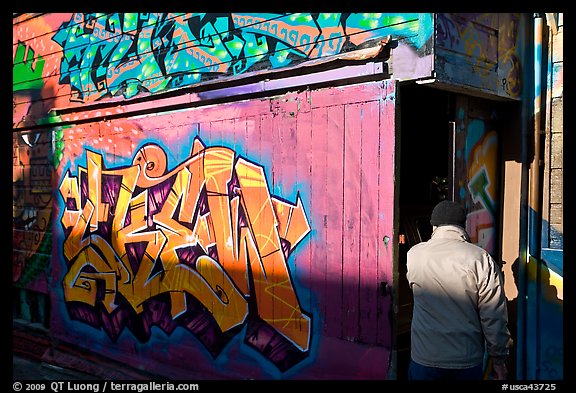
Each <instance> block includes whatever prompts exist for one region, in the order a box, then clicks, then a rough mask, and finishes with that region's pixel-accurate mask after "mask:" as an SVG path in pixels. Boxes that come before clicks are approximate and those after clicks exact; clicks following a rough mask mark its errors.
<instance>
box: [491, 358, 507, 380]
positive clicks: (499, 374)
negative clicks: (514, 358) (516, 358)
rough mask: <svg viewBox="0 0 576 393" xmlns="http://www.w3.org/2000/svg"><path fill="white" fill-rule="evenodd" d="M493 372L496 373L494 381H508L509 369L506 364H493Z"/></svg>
mask: <svg viewBox="0 0 576 393" xmlns="http://www.w3.org/2000/svg"><path fill="white" fill-rule="evenodd" d="M492 371H494V379H497V380H500V381H503V380H506V379H508V368H507V367H506V363H500V364H496V363H495V362H493V363H492Z"/></svg>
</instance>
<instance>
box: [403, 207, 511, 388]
mask: <svg viewBox="0 0 576 393" xmlns="http://www.w3.org/2000/svg"><path fill="white" fill-rule="evenodd" d="M430 223H431V224H432V228H433V232H432V236H431V239H430V240H428V241H427V242H422V243H419V244H416V245H415V246H413V247H412V248H411V249H410V250H409V251H408V259H407V269H408V270H407V278H408V283H409V285H410V288H411V289H412V293H413V294H414V310H413V316H412V336H411V341H412V343H411V346H412V350H411V361H410V366H409V370H408V378H409V379H413V380H416V379H426V380H432V379H482V378H483V363H484V354H485V351H487V353H488V356H490V360H491V361H490V363H491V364H492V371H493V372H494V378H495V379H507V378H508V371H507V369H506V359H507V357H508V354H509V349H510V347H511V346H512V339H511V337H510V332H509V330H508V326H507V325H508V310H507V306H506V297H505V295H504V288H503V277H502V270H501V268H500V266H499V265H498V264H496V262H495V261H494V259H493V258H492V257H491V256H490V254H489V253H488V252H487V251H486V250H484V249H482V248H481V247H478V246H476V245H474V244H472V243H471V242H470V238H469V236H468V233H467V232H466V229H465V226H466V212H465V210H464V208H463V207H462V206H461V205H460V204H458V203H456V202H451V201H442V202H440V203H439V204H437V205H436V206H435V207H434V209H433V211H432V216H431V219H430Z"/></svg>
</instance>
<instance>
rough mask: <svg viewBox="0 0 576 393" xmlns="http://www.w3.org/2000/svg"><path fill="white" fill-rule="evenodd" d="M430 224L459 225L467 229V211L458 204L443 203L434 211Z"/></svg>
mask: <svg viewBox="0 0 576 393" xmlns="http://www.w3.org/2000/svg"><path fill="white" fill-rule="evenodd" d="M430 224H432V225H433V226H438V227H439V226H442V225H458V226H461V227H462V228H466V211H465V210H464V208H463V207H462V206H461V205H460V204H459V203H456V202H452V201H442V202H440V203H439V204H437V205H436V206H435V207H434V210H432V216H431V217H430Z"/></svg>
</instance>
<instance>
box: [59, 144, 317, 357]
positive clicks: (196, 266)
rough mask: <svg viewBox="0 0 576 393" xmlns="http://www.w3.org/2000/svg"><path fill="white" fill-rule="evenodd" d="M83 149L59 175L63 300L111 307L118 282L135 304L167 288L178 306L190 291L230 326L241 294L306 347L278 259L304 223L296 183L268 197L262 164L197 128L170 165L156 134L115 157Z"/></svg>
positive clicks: (301, 318)
mask: <svg viewBox="0 0 576 393" xmlns="http://www.w3.org/2000/svg"><path fill="white" fill-rule="evenodd" d="M86 159H87V163H88V164H87V167H86V168H84V167H79V169H78V172H79V174H78V176H77V177H74V176H72V175H71V174H70V173H68V172H67V173H66V174H65V175H64V177H63V180H62V182H61V184H60V187H59V191H60V195H61V197H62V199H63V200H64V203H65V207H64V209H63V213H62V218H61V220H60V222H61V224H62V226H63V228H64V229H65V230H66V237H65V240H64V244H63V248H64V256H65V258H66V259H67V261H69V262H70V265H69V270H68V272H67V273H66V275H65V277H64V280H63V283H62V284H63V287H64V297H65V300H66V301H67V302H71V301H79V302H83V303H86V304H89V305H91V306H95V305H96V304H97V303H98V302H101V303H102V304H103V305H104V307H105V309H106V310H107V311H108V312H111V311H113V310H114V309H115V308H116V307H118V303H116V300H117V299H116V296H117V294H121V295H122V296H123V298H124V299H126V301H127V302H128V304H129V305H130V306H131V307H132V308H133V309H134V310H135V311H136V312H137V313H141V312H143V311H144V306H145V304H146V301H147V300H149V299H151V298H153V297H155V296H158V295H160V294H168V295H169V296H170V307H171V315H172V317H173V318H176V317H178V316H179V315H181V314H182V313H184V312H185V311H186V310H187V304H186V294H189V295H192V296H194V297H195V298H196V299H197V300H198V301H199V302H200V303H202V305H203V306H204V307H205V308H206V309H207V310H208V311H209V312H210V313H211V314H212V316H213V318H214V320H215V321H216V322H217V323H218V326H219V327H220V329H221V330H222V331H227V330H229V329H232V328H233V327H235V326H238V325H241V324H242V323H244V322H245V321H246V318H247V316H248V312H249V307H248V299H250V301H253V302H255V305H256V307H255V310H256V312H257V313H258V315H259V316H260V318H261V319H262V320H264V321H266V322H267V323H268V324H270V325H271V326H273V327H274V328H275V329H276V330H277V331H278V332H280V333H281V334H282V335H284V336H285V337H287V338H288V339H289V340H291V341H292V342H293V343H294V344H295V345H297V346H298V347H299V348H301V349H302V350H307V349H308V346H309V341H310V333H311V332H310V318H309V317H308V316H306V315H304V313H303V311H302V309H301V308H300V305H299V302H298V299H297V296H296V293H295V291H294V288H293V286H292V283H291V281H290V275H289V271H288V266H287V255H288V254H289V252H291V251H292V250H293V249H294V247H295V246H296V245H297V244H298V243H299V242H300V241H301V240H302V239H303V238H304V237H305V236H306V235H307V234H308V233H309V232H310V227H309V224H308V220H307V218H306V214H305V212H304V209H303V207H302V201H301V199H300V196H299V195H298V197H297V201H296V204H295V205H293V204H291V203H288V202H285V201H281V200H280V199H277V198H274V197H272V196H271V195H270V194H269V192H268V184H267V182H266V177H265V175H264V171H263V169H262V167H260V166H258V165H255V164H253V163H250V162H248V161H246V160H244V159H243V158H238V159H237V158H236V157H235V153H234V151H233V150H231V149H229V148H225V147H209V148H206V146H205V145H204V144H203V143H202V142H201V141H200V140H199V139H198V138H197V139H196V140H195V141H194V144H193V148H192V151H191V156H190V157H189V159H187V160H186V161H185V162H183V163H181V164H180V165H178V166H177V167H176V168H174V169H172V170H171V171H168V169H167V162H166V154H165V152H164V151H163V150H162V148H160V147H159V146H157V145H154V144H148V145H146V146H144V147H142V148H141V149H140V150H139V151H138V152H137V153H136V154H135V156H134V159H133V161H132V164H131V165H130V166H128V167H124V168H119V169H114V170H109V169H105V168H104V167H103V163H102V156H101V155H100V154H98V153H95V152H91V151H88V152H87V154H86ZM81 182H84V183H83V186H82V185H81ZM111 184H115V185H116V186H115V187H113V186H112V185H111ZM118 184H119V186H118ZM103 192H104V194H103ZM103 195H106V196H107V199H104V200H103ZM82 203H83V205H82ZM106 228H107V229H106ZM282 239H283V240H284V241H286V242H288V243H289V245H290V247H289V250H287V251H286V250H283V249H282V241H283V240H282ZM98 288H101V289H102V288H103V291H102V290H101V289H100V290H98Z"/></svg>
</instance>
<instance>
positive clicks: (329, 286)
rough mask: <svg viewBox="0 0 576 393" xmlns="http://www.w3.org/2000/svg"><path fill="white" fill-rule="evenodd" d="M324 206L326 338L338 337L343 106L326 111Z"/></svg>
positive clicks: (342, 185)
mask: <svg viewBox="0 0 576 393" xmlns="http://www.w3.org/2000/svg"><path fill="white" fill-rule="evenodd" d="M326 117H327V121H328V123H327V125H326V137H327V142H326V152H327V155H328V157H327V161H326V183H327V187H326V203H327V205H328V206H330V214H329V215H328V219H327V221H326V250H327V252H328V256H327V261H326V263H327V265H326V297H325V299H324V300H325V302H326V314H325V317H324V320H325V323H326V335H327V336H329V337H338V338H341V337H342V302H343V296H344V291H343V285H342V284H343V276H342V274H343V249H344V243H343V240H344V239H343V236H344V235H343V228H344V182H343V181H342V177H343V175H344V106H343V105H338V106H330V107H327V111H326Z"/></svg>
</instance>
